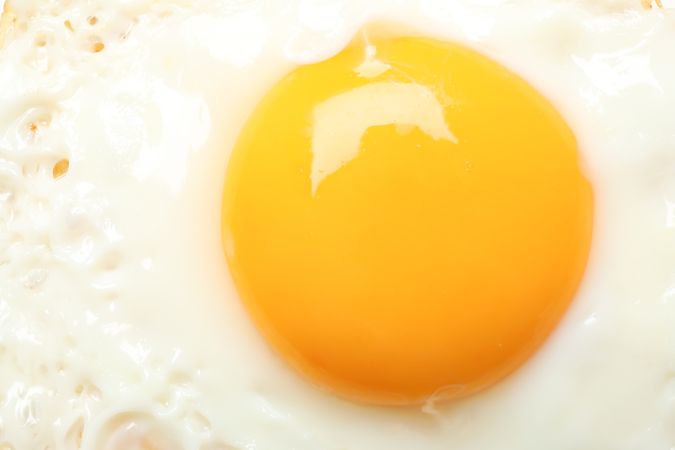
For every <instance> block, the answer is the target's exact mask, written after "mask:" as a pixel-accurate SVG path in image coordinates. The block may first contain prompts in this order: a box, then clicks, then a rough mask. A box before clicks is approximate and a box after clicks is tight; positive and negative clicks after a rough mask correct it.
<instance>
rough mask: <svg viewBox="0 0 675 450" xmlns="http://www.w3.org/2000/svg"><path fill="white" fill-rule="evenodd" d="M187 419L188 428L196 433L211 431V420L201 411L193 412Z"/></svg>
mask: <svg viewBox="0 0 675 450" xmlns="http://www.w3.org/2000/svg"><path fill="white" fill-rule="evenodd" d="M185 420H186V425H187V427H188V429H189V430H190V431H191V432H193V433H195V434H202V433H208V432H209V431H211V422H209V419H207V418H206V417H205V416H204V415H203V414H202V413H200V412H197V411H195V412H193V413H192V414H190V415H189V416H188V417H187V418H186V419H185Z"/></svg>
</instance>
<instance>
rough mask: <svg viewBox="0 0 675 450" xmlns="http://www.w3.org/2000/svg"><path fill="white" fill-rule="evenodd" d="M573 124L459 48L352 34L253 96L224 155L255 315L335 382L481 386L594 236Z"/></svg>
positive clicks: (226, 222) (552, 303)
mask: <svg viewBox="0 0 675 450" xmlns="http://www.w3.org/2000/svg"><path fill="white" fill-rule="evenodd" d="M577 153H578V152H577V144H576V140H575V137H574V135H573V134H572V132H571V131H570V129H569V127H568V126H567V125H566V123H565V122H564V120H563V119H562V118H561V116H560V114H558V112H557V111H556V110H555V109H554V108H553V107H552V105H551V104H550V103H549V102H548V101H547V100H545V99H544V98H543V97H542V96H541V95H540V94H539V93H538V92H537V91H535V90H534V89H533V88H532V87H531V86H529V85H528V84H527V83H526V82H524V81H523V80H522V79H521V78H519V77H518V76H516V75H514V74H513V73H512V72H510V71H509V70H507V69H505V68H504V67H502V66H501V65H499V64H497V63H496V62H494V61H492V60H490V59H488V58H486V57H485V56H482V55H481V54H479V53H477V52H475V51H473V50H470V49H468V48H465V47H462V46H459V45H455V44H452V43H446V42H440V41H436V40H432V39H425V38H385V39H380V40H376V41H374V42H370V43H368V44H367V45H366V44H363V45H361V44H358V45H357V44H355V45H352V46H350V47H349V48H347V49H346V50H344V51H343V52H342V53H340V54H338V55H337V56H334V57H333V58H331V59H329V60H327V61H323V62H320V63H318V64H313V65H308V66H304V67H300V68H298V69H296V70H294V71H293V72H291V73H290V74H289V75H287V76H286V77H285V78H283V79H282V80H281V81H280V82H279V83H278V84H277V85H275V86H274V87H273V88H272V89H271V91H270V92H269V93H268V94H267V95H266V96H265V97H264V98H263V100H262V101H261V102H260V104H259V105H258V107H257V109H256V110H255V111H254V112H253V114H252V116H251V117H250V119H249V121H248V122H247V124H246V125H245V126H244V128H243V131H242V132H241V135H240V137H239V139H238V142H237V143H236V146H235V148H234V152H233V155H232V158H231V161H230V165H229V168H228V173H227V177H226V183H225V195H224V207H223V239H224V246H225V253H226V257H227V259H228V262H229V266H230V270H231V273H232V275H233V278H234V280H235V283H236V286H237V288H238V291H239V293H240V296H241V298H242V300H243V301H244V303H245V305H246V307H247V309H248V310H249V312H250V313H251V316H252V317H253V319H254V321H255V323H256V324H257V325H258V328H259V329H260V330H261V332H262V333H263V334H264V336H265V337H266V338H267V339H268V341H269V342H270V344H271V345H272V346H273V347H274V348H275V349H276V350H277V351H278V353H279V354H280V355H281V356H282V357H283V358H284V359H285V360H287V361H288V362H289V363H290V364H291V365H293V366H294V367H295V368H296V369H298V370H299V371H300V372H301V373H303V374H304V375H305V376H306V377H308V378H309V379H310V380H312V381H313V382H314V383H315V384H317V385H319V386H321V387H324V388H326V389H328V390H330V391H332V392H334V393H337V394H338V395H341V396H345V397H347V398H349V399H352V400H355V401H361V402H368V403H376V404H387V405H406V404H416V403H420V402H424V401H426V400H428V399H429V398H434V399H448V398H453V397H459V396H465V395H469V394H472V393H475V392H477V391H479V390H481V389H484V388H486V387H488V386H490V385H492V384H494V383H495V382H497V381H498V380H500V379H502V378H503V377H504V376H506V375H507V374H509V373H510V372H512V371H513V370H514V369H516V368H517V367H518V366H519V365H521V364H522V363H523V362H525V361H526V359H527V358H528V357H529V356H530V355H532V354H533V352H535V350H536V349H537V348H538V347H539V346H541V344H542V342H543V341H544V340H545V338H546V337H547V335H549V334H550V332H551V331H552V330H553V329H554V328H555V326H556V324H557V323H558V322H559V320H560V318H561V316H562V314H563V313H564V311H565V309H566V308H567V306H568V304H569V303H570V301H571V299H572V298H573V296H574V294H575V291H576V290H577V288H578V285H579V283H580V280H581V278H582V275H583V271H584V268H585V264H586V260H587V257H588V253H589V246H590V240H591V228H592V215H593V214H592V212H593V211H592V210H593V199H592V190H591V186H590V184H589V182H588V181H587V179H586V178H585V176H584V174H583V173H582V171H581V169H580V166H579V161H578V154H577Z"/></svg>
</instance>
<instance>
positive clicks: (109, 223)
mask: <svg viewBox="0 0 675 450" xmlns="http://www.w3.org/2000/svg"><path fill="white" fill-rule="evenodd" d="M9 3H10V5H9V6H10V12H8V13H7V14H6V15H5V21H4V24H3V27H2V29H1V31H2V36H4V44H3V47H2V48H1V49H0V87H1V88H0V449H3V450H5V449H13V450H18V449H44V448H50V449H85V450H99V449H109V450H113V449H121V448H143V447H142V446H141V445H142V443H143V439H147V440H148V442H154V445H156V446H157V447H159V448H162V449H167V450H172V449H194V450H227V449H260V450H265V449H271V450H285V449H313V450H316V449H327V450H328V449H331V450H333V449H335V450H338V449H349V450H377V449H388V450H396V449H406V450H409V449H413V448H420V449H422V448H423V449H429V450H434V449H439V450H440V449H448V448H462V449H464V450H467V449H468V450H471V449H476V450H478V449H480V450H491V449H495V450H496V449H504V448H512V449H523V450H525V449H533V450H535V449H536V450H539V449H542V448H547V449H561V450H562V449H580V448H589V449H594V450H598V449H613V450H617V449H641V450H644V449H662V448H671V447H672V446H675V427H674V426H673V425H675V404H674V401H675V344H673V343H675V327H674V326H673V325H674V324H675V301H674V297H675V294H674V292H675V152H674V151H673V149H674V148H675V134H673V127H672V122H673V117H674V112H675V111H673V110H674V109H675V106H673V105H675V66H673V64H672V54H673V42H675V16H673V14H672V13H671V12H669V11H667V10H657V9H652V10H651V11H649V12H647V11H644V10H643V9H642V8H641V6H640V2H639V1H638V0H605V1H601V2H599V1H595V0H575V1H563V0H545V1H544V0H536V1H535V0H480V1H477V0H473V1H471V0H454V1H443V0H418V1H413V0H410V1H408V0H395V1H385V0H382V1H379V2H373V1H366V0H360V1H359V0H334V1H328V0H326V1H311V0H295V1H292V2H290V1H284V0H277V1H271V2H263V1H256V0H220V1H218V0H197V1H188V0H124V1H119V2H108V1H105V0H93V1H85V0H68V1H56V0H52V1H46V2H45V1H40V0H20V1H18V0H17V1H10V2H9ZM664 3H665V1H664ZM666 5H667V3H666ZM93 17H95V18H96V19H95V20H92V18H93ZM368 22H378V23H386V24H390V25H388V26H389V27H390V28H391V31H392V32H401V33H408V34H410V33H414V34H423V35H430V36H436V37H439V38H446V39H452V40H457V41H459V42H462V43H464V44H465V45H469V46H471V47H474V48H476V49H478V50H479V51H482V52H484V53H485V54H487V55H490V56H491V57H493V58H495V59H497V60H498V61H500V62H502V63H503V64H505V65H506V66H508V67H510V68H511V69H512V70H514V71H516V72H518V73H519V74H520V75H521V76H523V77H524V78H525V79H527V80H528V81H530V82H531V83H532V84H533V85H534V86H536V87H537V88H538V89H539V90H540V91H541V92H542V93H543V94H544V95H545V96H547V97H548V98H550V99H551V100H552V101H553V102H554V104H555V105H556V106H557V107H558V108H559V110H560V111H561V113H562V114H563V115H564V116H565V117H566V119H567V120H568V122H569V123H570V125H571V126H572V128H573V130H574V131H575V133H576V135H577V138H578V140H579V143H580V148H581V151H582V159H583V160H584V164H585V167H586V170H587V173H588V175H589V177H590V178H591V180H592V182H593V184H594V188H595V194H596V229H595V236H594V245H593V249H592V257H591V264H590V266H589V269H588V271H587V274H586V277H585V280H584V283H583V286H582V289H581V290H580V292H579V293H578V295H577V298H576V299H575V302H574V304H573V306H572V308H571V310H570V311H569V313H568V314H567V316H566V318H565V320H564V322H563V324H562V325H561V326H560V327H559V329H558V330H557V331H556V333H555V334H554V336H553V337H552V338H551V339H550V340H549V342H548V343H547V345H546V346H545V347H544V348H543V349H542V351H540V352H539V353H538V354H537V356H536V357H535V358H534V359H533V360H532V361H530V362H529V363H528V364H527V365H526V366H525V367H523V368H522V369H521V370H519V371H518V372H517V373H516V374H514V375H513V376H511V377H510V378H509V379H507V380H506V381H505V382H503V383H501V384H500V385H498V386H497V387H495V388H493V389H491V390H489V391H487V392H484V393H482V394H480V395H477V396H474V397H471V398H468V399H466V400H462V401H459V402H454V403H451V404H447V405H438V404H435V403H434V402H433V401H431V402H429V403H428V404H427V405H425V406H424V407H423V408H420V409H417V408H416V409H386V408H375V407H367V406H361V405H355V404H351V403H349V402H346V401H343V400H340V399H337V398H334V397H333V396H331V395H330V394H328V393H325V392H322V391H319V390H317V389H315V388H313V387H312V386H310V385H308V384H307V383H306V382H305V381H304V380H303V379H300V378H299V377H298V376H297V375H296V374H295V373H293V372H292V371H291V370H289V369H288V368H287V367H286V365H285V364H284V363H283V362H282V361H280V360H279V359H277V358H276V356H275V355H274V354H273V353H272V352H271V351H270V350H269V349H268V347H267V346H266V344H265V343H264V342H263V340H262V339H261V338H260V337H259V335H258V334H257V332H256V331H255V329H254V328H253V327H252V325H251V324H250V322H249V320H248V318H247V316H246V314H245V312H244V311H243V309H242V306H241V305H240V303H239V301H238V298H237V294H236V291H235V289H234V287H233V285H232V282H231V280H230V279H229V277H228V271H227V267H226V266H225V261H224V258H223V251H222V248H221V243H220V199H221V195H222V186H223V179H224V178H223V177H224V174H225V168H226V166H227V161H228V157H229V151H230V149H231V148H232V145H233V142H234V140H235V139H236V136H237V132H238V130H239V129H240V127H241V126H242V124H243V123H244V121H245V120H246V117H247V115H248V114H249V113H250V111H251V110H252V108H253V107H254V105H255V103H256V101H257V100H258V99H260V98H261V97H262V96H263V95H264V94H265V92H266V90H267V89H268V88H269V87H270V86H272V85H273V84H274V82H275V81H276V80H278V79H279V78H280V77H281V76H283V75H284V74H285V73H287V72H288V71H289V70H291V69H292V68H293V67H294V66H295V65H297V64H302V63H309V62H313V61H318V60H321V59H324V58H326V57H329V56H331V55H332V54H334V53H336V52H337V51H339V50H340V49H341V48H342V47H343V46H344V45H345V44H346V43H347V42H348V41H349V40H350V39H351V38H352V36H353V35H354V33H355V32H357V30H359V29H360V28H361V26H362V25H363V24H365V23H368ZM98 43H101V44H103V46H104V48H103V49H100V48H98V47H97V46H96V45H97V44H98ZM486 126H489V124H486ZM62 160H68V161H69V166H68V172H67V173H66V174H65V175H63V176H62V177H60V178H57V179H55V178H54V176H53V167H54V165H55V164H56V163H57V162H58V161H62ZM3 445H4V447H3ZM133 445H136V446H137V447H133Z"/></svg>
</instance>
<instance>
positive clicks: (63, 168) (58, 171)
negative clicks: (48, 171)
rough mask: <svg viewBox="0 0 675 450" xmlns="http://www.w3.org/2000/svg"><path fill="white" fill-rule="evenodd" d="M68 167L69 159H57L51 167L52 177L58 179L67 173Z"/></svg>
mask: <svg viewBox="0 0 675 450" xmlns="http://www.w3.org/2000/svg"><path fill="white" fill-rule="evenodd" d="M69 168H70V161H69V160H68V159H59V160H58V161H56V163H54V167H53V168H52V177H54V179H55V180H58V179H59V178H61V177H62V176H64V175H65V174H67V173H68V169H69Z"/></svg>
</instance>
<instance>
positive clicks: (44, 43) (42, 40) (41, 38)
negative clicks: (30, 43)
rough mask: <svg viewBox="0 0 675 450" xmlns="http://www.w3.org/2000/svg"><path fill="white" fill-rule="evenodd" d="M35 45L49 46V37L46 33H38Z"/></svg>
mask: <svg viewBox="0 0 675 450" xmlns="http://www.w3.org/2000/svg"><path fill="white" fill-rule="evenodd" d="M34 43H35V46H36V47H46V46H47V38H46V37H45V36H44V35H38V36H37V37H36V38H35V42H34Z"/></svg>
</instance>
